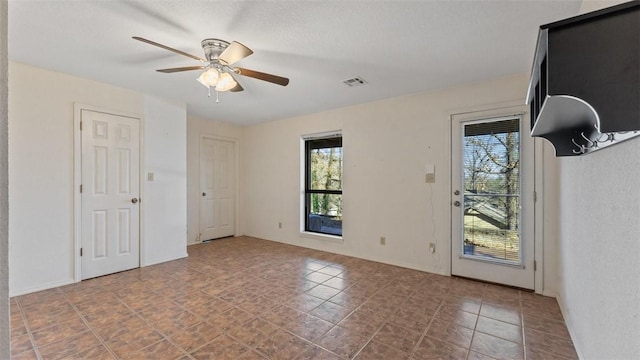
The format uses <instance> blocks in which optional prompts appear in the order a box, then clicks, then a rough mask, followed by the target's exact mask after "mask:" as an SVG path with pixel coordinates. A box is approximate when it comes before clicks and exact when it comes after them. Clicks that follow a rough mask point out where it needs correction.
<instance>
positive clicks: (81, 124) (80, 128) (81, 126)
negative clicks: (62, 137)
mask: <svg viewBox="0 0 640 360" xmlns="http://www.w3.org/2000/svg"><path fill="white" fill-rule="evenodd" d="M80 131H82V121H80Z"/></svg>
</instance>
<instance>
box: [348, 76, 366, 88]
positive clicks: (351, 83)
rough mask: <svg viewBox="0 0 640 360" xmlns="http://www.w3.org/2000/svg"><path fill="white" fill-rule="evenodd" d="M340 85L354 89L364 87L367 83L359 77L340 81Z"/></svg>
mask: <svg viewBox="0 0 640 360" xmlns="http://www.w3.org/2000/svg"><path fill="white" fill-rule="evenodd" d="M342 83H344V84H345V85H347V86H348V87H356V86H362V85H365V84H366V83H367V81H366V80H364V79H363V78H361V77H359V76H356V77H352V78H351V79H347V80H342Z"/></svg>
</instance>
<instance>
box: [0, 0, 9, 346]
mask: <svg viewBox="0 0 640 360" xmlns="http://www.w3.org/2000/svg"><path fill="white" fill-rule="evenodd" d="M7 22H8V20H7V2H6V1H2V2H0V359H8V358H9V356H10V338H9V323H10V321H9V319H10V318H9V238H8V215H9V206H8V197H9V196H8V183H7V178H8V174H7V160H8V158H7V146H8V145H7V124H8V111H7V109H8V106H7V105H8V91H7V90H8V87H7V73H8V66H7Z"/></svg>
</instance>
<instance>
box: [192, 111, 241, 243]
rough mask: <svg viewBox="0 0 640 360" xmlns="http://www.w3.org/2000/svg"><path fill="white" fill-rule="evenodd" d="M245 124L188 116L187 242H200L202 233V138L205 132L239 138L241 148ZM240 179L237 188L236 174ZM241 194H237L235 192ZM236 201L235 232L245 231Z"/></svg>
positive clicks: (237, 161) (237, 140)
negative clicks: (242, 125)
mask: <svg viewBox="0 0 640 360" xmlns="http://www.w3.org/2000/svg"><path fill="white" fill-rule="evenodd" d="M242 131H243V128H242V127H240V126H235V125H232V124H229V123H225V122H220V121H214V120H207V119H203V118H199V117H194V116H190V117H189V119H188V120H187V173H188V174H189V176H188V177H187V198H188V204H189V205H188V209H187V219H188V224H187V226H188V230H187V241H188V244H190V245H191V244H196V243H199V241H200V239H199V236H198V235H199V233H200V230H199V229H200V138H201V137H202V136H203V135H207V136H213V137H217V138H220V139H225V140H231V141H234V142H236V144H237V147H236V149H237V150H238V151H241V146H242ZM239 159H240V155H239V154H236V164H235V165H236V170H237V172H236V173H237V175H240V164H239ZM236 179H238V180H237V182H238V184H237V185H238V186H237V187H238V192H239V191H241V189H240V186H239V184H240V180H239V179H240V176H236ZM236 195H238V194H236ZM239 205H240V204H239V201H237V206H236V235H242V234H243V231H242V228H241V227H240V225H239V224H240V218H241V214H242V212H241V208H240V206H239Z"/></svg>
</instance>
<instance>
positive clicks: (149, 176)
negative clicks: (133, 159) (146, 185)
mask: <svg viewBox="0 0 640 360" xmlns="http://www.w3.org/2000/svg"><path fill="white" fill-rule="evenodd" d="M147 181H153V173H152V172H148V173H147Z"/></svg>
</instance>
